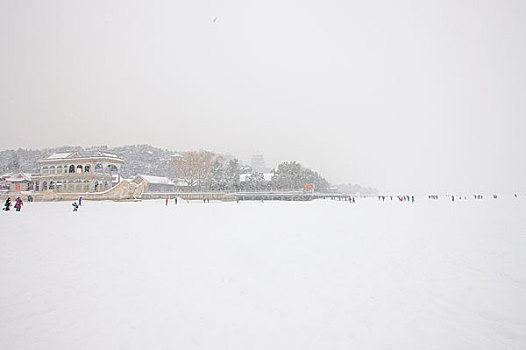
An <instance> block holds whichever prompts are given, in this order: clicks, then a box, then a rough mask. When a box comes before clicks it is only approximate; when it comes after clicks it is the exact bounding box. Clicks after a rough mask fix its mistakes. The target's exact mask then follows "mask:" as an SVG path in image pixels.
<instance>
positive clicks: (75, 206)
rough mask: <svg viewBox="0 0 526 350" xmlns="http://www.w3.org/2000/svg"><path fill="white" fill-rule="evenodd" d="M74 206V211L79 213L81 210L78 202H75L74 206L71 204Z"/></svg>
mask: <svg viewBox="0 0 526 350" xmlns="http://www.w3.org/2000/svg"><path fill="white" fill-rule="evenodd" d="M71 205H72V206H73V211H78V210H79V205H78V204H77V202H73V204H71Z"/></svg>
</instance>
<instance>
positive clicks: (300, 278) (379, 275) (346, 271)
mask: <svg viewBox="0 0 526 350" xmlns="http://www.w3.org/2000/svg"><path fill="white" fill-rule="evenodd" d="M525 213H526V197H521V198H518V199H515V198H513V197H511V196H510V197H509V198H504V197H500V198H499V199H498V200H493V199H484V200H482V201H475V200H467V201H464V200H463V201H455V202H454V203H452V202H451V201H450V200H446V199H441V200H439V201H430V200H427V199H423V198H418V200H417V201H416V202H415V203H413V204H411V203H399V202H394V201H393V202H385V203H382V202H378V201H377V200H376V199H369V200H358V201H357V202H356V203H354V204H349V203H347V202H339V201H322V200H319V201H313V202H265V203H261V202H241V203H239V204H237V203H219V202H212V203H210V204H203V203H202V202H194V203H190V204H187V203H180V204H179V205H177V206H175V205H174V204H173V202H170V205H169V206H165V205H164V203H163V201H145V202H140V203H131V202H130V203H115V202H88V201H86V202H84V203H83V206H82V207H81V208H80V210H79V212H77V213H73V212H72V207H71V203H69V202H58V203H26V205H25V206H24V208H23V210H22V212H20V213H16V212H9V213H6V212H1V215H0V348H2V349H10V350H11V349H214V350H216V349H243V350H247V349H302V350H304V349H345V350H348V349H419V350H420V349H525V348H526V215H525Z"/></svg>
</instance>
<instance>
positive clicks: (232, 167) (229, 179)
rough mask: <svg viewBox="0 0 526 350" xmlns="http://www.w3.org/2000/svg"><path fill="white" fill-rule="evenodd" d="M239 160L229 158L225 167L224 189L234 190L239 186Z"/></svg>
mask: <svg viewBox="0 0 526 350" xmlns="http://www.w3.org/2000/svg"><path fill="white" fill-rule="evenodd" d="M239 173H240V170H239V161H238V160H237V159H236V158H234V159H232V160H230V161H229V162H228V164H227V166H226V169H225V182H226V187H225V189H227V190H231V191H236V190H237V189H238V188H239Z"/></svg>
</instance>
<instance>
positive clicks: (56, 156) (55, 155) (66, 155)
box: [46, 152, 76, 159]
mask: <svg viewBox="0 0 526 350" xmlns="http://www.w3.org/2000/svg"><path fill="white" fill-rule="evenodd" d="M75 153H76V152H64V153H53V154H52V155H50V156H49V157H47V158H46V159H66V158H70V157H72V156H73V155H74V154H75Z"/></svg>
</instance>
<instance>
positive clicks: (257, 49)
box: [0, 0, 526, 192]
mask: <svg viewBox="0 0 526 350" xmlns="http://www.w3.org/2000/svg"><path fill="white" fill-rule="evenodd" d="M216 17H217V20H216V21H215V22H214V18H216ZM0 33H1V34H0V116H1V121H2V136H1V137H0V149H13V148H19V147H21V148H42V147H50V146H60V145H63V144H75V145H77V144H78V145H83V146H89V145H100V144H107V145H110V146H115V145H124V144H135V143H150V144H152V145H154V146H159V147H163V148H169V149H173V150H190V149H209V150H215V151H219V152H229V153H231V154H233V155H236V156H238V157H239V158H240V159H242V160H244V161H248V160H249V158H250V155H251V154H253V153H255V152H259V153H262V154H264V155H265V158H266V160H267V163H269V164H268V165H271V166H274V165H275V164H276V163H277V162H280V161H284V160H298V161H300V162H302V163H303V164H305V165H307V166H309V167H312V168H314V169H315V170H317V171H319V172H320V173H321V174H322V175H324V176H325V177H326V178H328V179H329V181H331V182H333V183H341V182H351V183H359V184H362V185H371V186H375V187H377V188H380V189H382V190H392V191H421V192H432V191H448V190H450V191H526V165H525V160H526V139H525V137H524V136H525V135H524V133H525V130H526V1H524V0H518V1H462V0H456V1H438V0H437V1H421V0H420V1H349V0H347V1H336V0H324V1H305V0H302V1H291V0H279V1H278V0H265V1H250V0H248V1H247V0H238V1H232V0H228V1H219V0H218V1H199V0H196V1H151V0H150V1H129V0H126V1H124V0H119V1H107V0H105V1H98V0H97V1H93V0H92V1H72V0H65V1H56V0H47V1H20V0H15V1H8V0H0Z"/></svg>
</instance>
